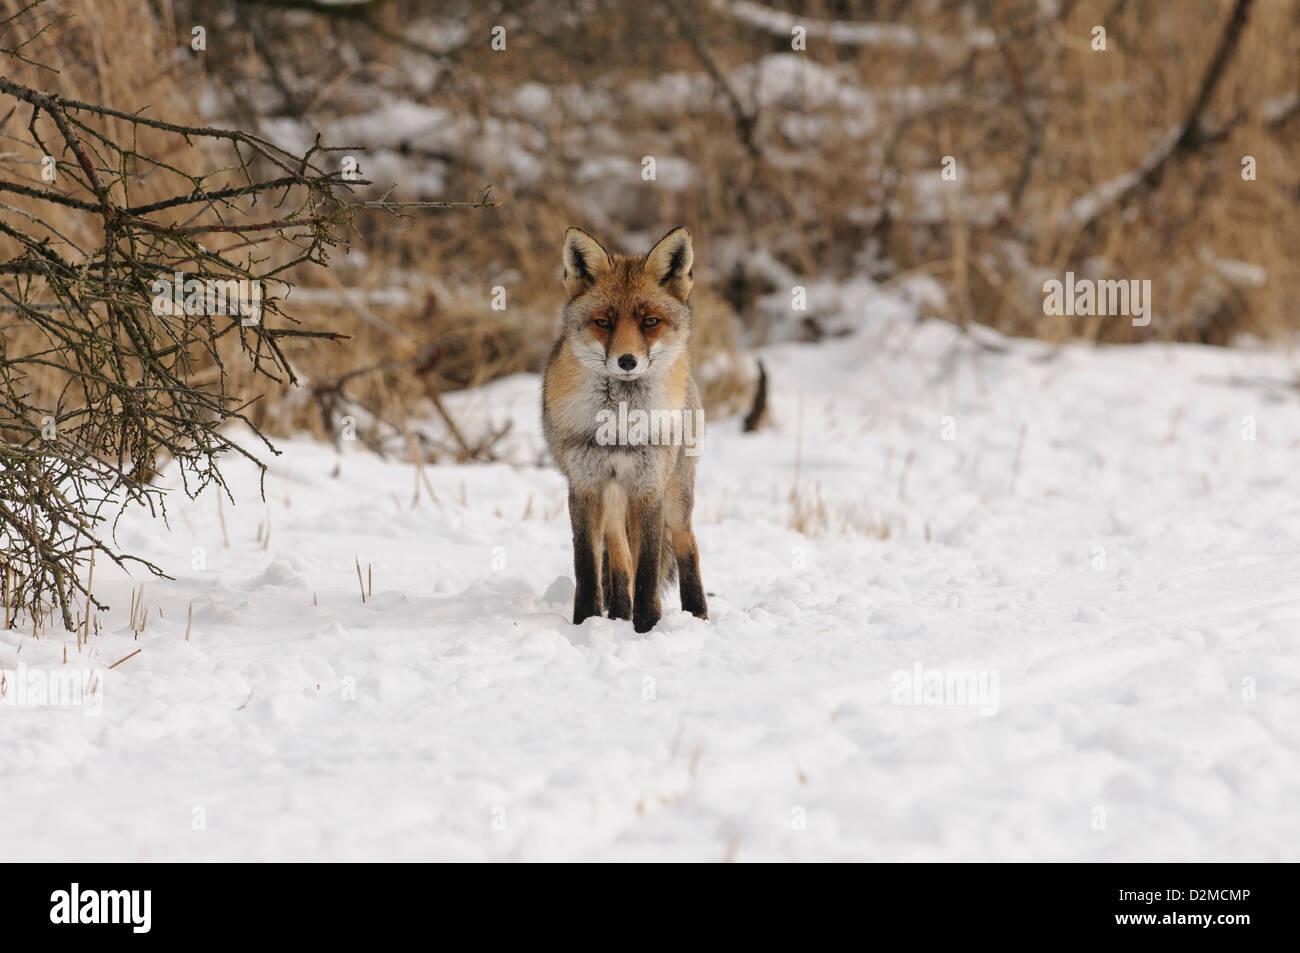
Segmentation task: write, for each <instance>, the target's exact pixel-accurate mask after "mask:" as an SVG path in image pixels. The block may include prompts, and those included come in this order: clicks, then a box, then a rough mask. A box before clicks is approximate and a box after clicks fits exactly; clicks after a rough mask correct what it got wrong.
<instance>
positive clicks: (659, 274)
mask: <svg viewBox="0 0 1300 953" xmlns="http://www.w3.org/2000/svg"><path fill="white" fill-rule="evenodd" d="M694 268H695V251H694V250H693V249H692V248H691V230H690V229H689V228H687V227H686V226H685V225H679V226H678V227H677V228H674V229H673V230H672V231H671V232H669V233H668V234H667V235H665V236H664V237H663V238H661V239H659V243H658V244H657V245H655V247H654V248H652V249H650V254H648V255H646V256H645V270H646V274H648V275H650V277H651V278H653V279H654V280H655V281H656V282H658V283H659V284H660V285H661V286H662V287H663V288H664V289H665V290H667V292H668V293H669V294H671V295H672V296H673V297H674V298H676V299H677V300H678V301H685V300H686V299H687V297H688V296H689V295H690V293H691V287H692V286H693V285H694V284H695V272H694Z"/></svg>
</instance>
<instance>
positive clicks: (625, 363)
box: [618, 354, 636, 371]
mask: <svg viewBox="0 0 1300 953" xmlns="http://www.w3.org/2000/svg"><path fill="white" fill-rule="evenodd" d="M618 366H619V367H621V368H622V369H623V370H625V371H630V370H632V369H633V368H635V367H636V358H635V357H633V356H632V355H631V354H624V355H623V356H622V357H620V358H619V359H618Z"/></svg>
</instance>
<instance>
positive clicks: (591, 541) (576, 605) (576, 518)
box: [569, 487, 601, 625]
mask: <svg viewBox="0 0 1300 953" xmlns="http://www.w3.org/2000/svg"><path fill="white" fill-rule="evenodd" d="M569 521H570V523H572V524H573V577H574V594H573V624H574V625H580V624H581V623H582V621H583V620H584V619H587V618H590V617H591V616H593V615H600V550H599V548H598V545H597V544H598V542H599V539H600V523H601V506H600V497H599V495H597V494H595V493H581V492H579V491H577V490H575V489H573V487H569Z"/></svg>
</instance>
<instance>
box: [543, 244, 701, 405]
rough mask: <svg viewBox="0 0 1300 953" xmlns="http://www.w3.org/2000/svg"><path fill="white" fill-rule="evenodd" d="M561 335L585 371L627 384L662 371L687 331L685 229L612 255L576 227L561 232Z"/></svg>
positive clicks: (689, 274) (689, 278) (689, 255)
mask: <svg viewBox="0 0 1300 953" xmlns="http://www.w3.org/2000/svg"><path fill="white" fill-rule="evenodd" d="M563 257H564V287H565V290H567V291H568V293H569V303H568V304H567V305H566V306H565V308H564V336H565V338H566V340H567V341H568V343H569V346H570V347H571V348H572V349H573V353H574V356H575V357H577V359H578V361H579V362H580V363H581V364H582V365H583V366H584V367H586V368H588V369H589V370H592V371H596V372H598V373H600V374H603V375H605V376H607V377H614V378H618V379H619V380H624V381H632V380H636V379H637V378H639V377H642V376H644V375H646V374H652V373H655V372H656V371H663V370H667V369H668V368H669V367H671V366H672V365H673V363H674V362H675V361H676V360H677V358H678V357H679V356H680V355H681V353H682V352H683V351H684V350H686V347H687V344H688V343H689V341H690V334H691V308H690V305H689V304H687V299H688V298H689V297H690V294H691V286H692V285H693V284H694V279H693V274H694V272H693V270H692V269H693V266H694V264H695V253H694V251H693V250H692V249H691V233H690V231H689V230H688V229H686V227H685V226H681V227H678V228H674V229H673V230H672V231H671V232H669V233H668V234H667V235H665V236H664V237H663V238H661V239H659V242H658V243H657V244H656V245H655V246H654V248H652V249H650V251H649V252H647V253H646V254H644V255H611V254H610V253H609V252H607V251H605V249H604V247H603V246H602V245H601V244H600V242H598V241H596V239H594V238H592V237H591V236H590V235H588V234H587V233H586V232H584V231H583V230H582V229H580V228H570V229H569V230H568V231H566V232H565V233H564V256H563Z"/></svg>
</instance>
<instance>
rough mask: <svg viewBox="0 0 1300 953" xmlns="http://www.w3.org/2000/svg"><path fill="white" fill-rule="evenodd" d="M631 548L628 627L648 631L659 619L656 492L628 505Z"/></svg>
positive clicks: (659, 507) (660, 524) (660, 512)
mask: <svg viewBox="0 0 1300 953" xmlns="http://www.w3.org/2000/svg"><path fill="white" fill-rule="evenodd" d="M628 526H629V528H630V529H631V537H632V540H631V547H630V548H631V550H632V553H633V555H634V557H635V559H636V567H635V570H634V583H633V587H632V628H633V629H635V630H636V631H637V632H649V631H650V630H651V629H653V628H654V626H655V623H656V622H658V621H659V615H660V608H659V568H660V567H659V557H660V550H661V548H662V546H663V535H664V503H663V498H662V497H660V496H658V495H657V494H656V495H655V496H652V497H642V498H640V499H636V500H632V501H631V502H630V504H629V506H628Z"/></svg>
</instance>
